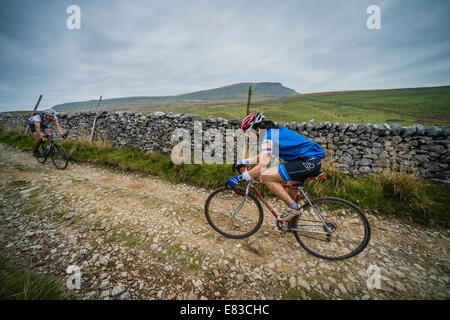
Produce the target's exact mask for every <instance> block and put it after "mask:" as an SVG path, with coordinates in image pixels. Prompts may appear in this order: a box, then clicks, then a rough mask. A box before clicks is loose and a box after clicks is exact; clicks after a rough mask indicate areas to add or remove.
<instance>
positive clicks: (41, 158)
mask: <svg viewBox="0 0 450 320" xmlns="http://www.w3.org/2000/svg"><path fill="white" fill-rule="evenodd" d="M46 144H47V142H45V141H42V140H41V142H40V143H39V147H38V152H39V154H40V156H39V157H36V155H35V158H36V160H37V162H39V163H40V164H44V163H45V161H47V158H48V154H47V150H46V148H45V145H46Z"/></svg>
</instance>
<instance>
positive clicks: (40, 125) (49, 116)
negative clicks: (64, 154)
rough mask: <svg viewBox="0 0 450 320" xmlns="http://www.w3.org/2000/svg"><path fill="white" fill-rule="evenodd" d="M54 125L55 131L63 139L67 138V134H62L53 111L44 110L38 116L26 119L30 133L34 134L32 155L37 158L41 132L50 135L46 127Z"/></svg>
mask: <svg viewBox="0 0 450 320" xmlns="http://www.w3.org/2000/svg"><path fill="white" fill-rule="evenodd" d="M52 121H53V122H54V123H55V127H56V130H58V133H59V134H61V135H62V136H63V137H64V139H65V138H66V137H67V134H65V133H63V130H62V129H61V126H60V125H59V122H58V118H57V117H56V112H55V110H53V109H46V110H44V111H42V112H40V113H38V114H35V115H33V116H31V117H30V118H29V119H28V124H29V126H30V129H31V132H32V133H33V134H34V136H35V139H34V144H33V153H34V155H35V156H39V151H38V148H39V144H40V143H41V140H42V136H43V133H42V130H43V131H44V133H45V134H50V128H49V127H48V126H49V125H50V123H51V122H52Z"/></svg>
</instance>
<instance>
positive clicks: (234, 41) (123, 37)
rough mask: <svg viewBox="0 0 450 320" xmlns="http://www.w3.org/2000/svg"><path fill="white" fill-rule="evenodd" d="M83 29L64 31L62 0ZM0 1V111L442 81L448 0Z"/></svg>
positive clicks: (447, 75) (449, 74) (448, 45)
mask: <svg viewBox="0 0 450 320" xmlns="http://www.w3.org/2000/svg"><path fill="white" fill-rule="evenodd" d="M73 3H75V4H77V5H79V6H80V8H81V15H82V22H81V30H72V31H71V30H68V29H67V28H66V27H65V20H66V18H67V16H68V15H67V14H66V13H65V9H66V8H67V6H68V5H70V4H73ZM376 3H377V4H379V5H380V7H381V21H382V29H381V30H368V29H367V28H366V26H365V23H366V19H367V14H366V12H365V11H366V8H367V6H369V5H371V4H374V1H372V0H370V1H368V0H367V1H366V0H362V1H359V0H351V1H312V0H308V1H282V2H277V1H189V2H187V1H181V0H180V1H126V2H125V1H48V0H47V1H39V2H37V1H2V2H1V3H0V7H1V8H0V9H1V10H0V46H1V50H0V66H1V71H2V72H1V74H0V107H7V106H11V105H32V104H33V103H34V100H35V99H36V97H37V96H38V95H39V94H40V93H43V94H44V101H45V102H46V103H48V104H57V103H63V102H67V101H77V100H89V99H95V98H96V97H98V96H99V95H100V94H102V95H103V96H104V97H105V98H106V97H108V98H113V97H120V96H133V95H140V96H142V95H169V94H180V93H185V92H190V91H194V90H201V89H207V88H213V87H217V86H221V85H226V84H231V83H235V82H244V81H255V82H256V81H276V82H282V83H283V84H284V85H286V86H288V87H291V88H293V89H295V90H296V91H298V92H317V91H326V90H354V89H370V88H384V87H409V86H428V85H448V84H449V80H450V67H449V59H450V56H449V50H450V41H449V39H448V36H447V30H449V29H450V28H449V27H450V22H449V21H450V20H449V18H448V14H449V11H450V3H449V2H448V1H432V2H430V1H419V0H416V1H406V0H403V1H387V0H382V1H376Z"/></svg>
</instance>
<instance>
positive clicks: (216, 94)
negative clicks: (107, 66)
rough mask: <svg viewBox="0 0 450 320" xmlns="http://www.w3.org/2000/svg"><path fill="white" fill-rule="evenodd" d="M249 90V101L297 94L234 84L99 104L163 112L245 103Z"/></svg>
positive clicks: (77, 105)
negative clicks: (214, 103) (188, 106)
mask: <svg viewBox="0 0 450 320" xmlns="http://www.w3.org/2000/svg"><path fill="white" fill-rule="evenodd" d="M250 85H251V86H252V99H253V100H256V101H261V100H267V99H274V98H279V97H286V96H291V95H295V94H297V92H295V90H292V89H289V88H287V87H284V86H283V85H282V84H281V83H277V82H259V83H249V82H246V83H237V84H232V85H228V86H223V87H220V88H215V89H209V90H201V91H196V92H191V93H185V94H180V95H176V96H161V97H125V98H115V99H105V100H103V101H102V108H103V109H104V110H131V111H135V110H146V111H148V109H150V110H151V109H153V108H155V107H156V108H166V107H170V106H173V105H180V104H182V105H186V104H192V103H202V102H205V101H209V102H211V101H240V100H247V96H248V88H249V86H250ZM97 102H98V101H97V100H89V101H81V102H70V103H64V104H61V105H57V106H55V107H54V109H55V110H57V111H59V112H61V111H64V112H76V111H87V110H95V108H96V106H97Z"/></svg>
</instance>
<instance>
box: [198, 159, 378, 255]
mask: <svg viewBox="0 0 450 320" xmlns="http://www.w3.org/2000/svg"><path fill="white" fill-rule="evenodd" d="M246 169H247V166H245V165H241V166H240V167H238V171H239V172H240V173H242V172H243V171H244V170H246ZM309 179H310V180H312V181H319V180H323V179H325V173H324V172H323V171H321V172H320V173H319V175H317V176H313V177H310V178H309ZM304 183H305V181H304V182H302V183H300V182H299V183H298V184H295V185H288V184H282V186H283V187H285V188H291V189H296V190H298V192H297V195H296V198H295V201H296V202H297V203H298V201H299V199H300V196H301V195H302V196H303V197H304V198H305V199H306V203H305V204H304V205H303V206H301V210H300V212H301V213H300V214H299V215H297V216H294V217H293V218H292V219H291V220H290V221H288V222H287V223H285V222H284V221H282V220H279V219H278V216H279V215H278V214H277V213H276V212H275V210H274V209H273V208H272V207H271V206H270V205H269V203H268V202H267V201H266V200H265V199H264V197H263V196H262V195H261V193H260V192H258V190H257V189H256V188H255V186H254V185H255V184H256V185H264V182H262V181H257V180H253V181H250V182H249V184H248V185H247V187H246V189H245V190H244V189H242V188H237V187H234V188H233V189H231V188H229V187H227V186H226V187H223V188H220V189H217V190H215V191H213V192H212V193H211V194H210V195H209V197H208V198H207V200H206V203H205V216H206V220H207V221H208V223H209V224H210V225H211V227H212V228H213V229H214V230H215V231H217V232H218V233H220V234H221V235H223V236H225V237H227V238H232V239H243V238H246V237H249V236H251V235H253V234H254V233H256V232H257V231H258V230H259V229H260V228H261V226H262V223H263V218H264V214H263V209H262V206H261V203H260V201H261V202H263V203H264V205H265V206H266V207H267V209H268V210H269V211H270V212H271V213H272V215H273V216H274V217H275V218H276V219H277V221H276V226H277V228H278V230H279V231H281V232H282V233H283V234H284V233H287V232H288V233H293V234H294V236H295V238H296V240H297V241H298V243H299V244H300V245H301V246H302V247H303V248H304V249H305V250H306V251H307V252H309V253H310V254H312V255H314V256H316V257H319V258H323V259H328V260H344V259H348V258H351V257H353V256H355V255H357V254H359V253H360V252H362V251H363V250H364V249H365V248H366V246H367V245H368V243H369V241H370V235H371V229H370V223H369V220H368V219H367V217H366V216H365V215H364V213H363V212H362V211H361V209H359V208H358V207H357V206H356V205H354V204H353V203H351V202H349V201H346V200H344V199H339V198H318V199H314V200H311V199H310V198H309V197H308V195H307V194H306V191H305V189H304ZM255 195H256V196H255ZM258 198H259V200H260V201H259V200H258ZM226 228H229V229H230V230H227V229H226Z"/></svg>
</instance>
